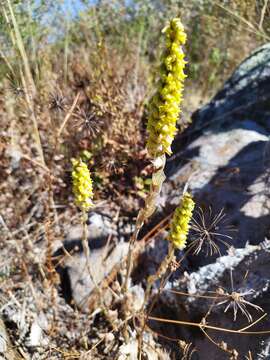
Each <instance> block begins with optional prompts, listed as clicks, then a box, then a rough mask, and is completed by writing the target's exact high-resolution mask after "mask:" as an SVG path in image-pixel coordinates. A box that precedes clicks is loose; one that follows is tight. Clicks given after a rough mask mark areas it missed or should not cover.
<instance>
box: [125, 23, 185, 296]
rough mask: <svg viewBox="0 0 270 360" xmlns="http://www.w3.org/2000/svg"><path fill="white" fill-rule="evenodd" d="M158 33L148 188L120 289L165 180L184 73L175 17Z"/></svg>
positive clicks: (149, 126)
mask: <svg viewBox="0 0 270 360" xmlns="http://www.w3.org/2000/svg"><path fill="white" fill-rule="evenodd" d="M162 33H163V34H165V37H166V45H165V50H164V52H163V55H162V58H161V66H160V79H159V82H158V89H157V92H156V93H155V94H154V96H153V97H152V99H151V100H150V104H149V117H148V124H147V130H148V133H149V137H148V141H147V150H148V153H149V155H150V156H151V157H152V158H153V165H154V172H153V175H152V184H151V188H150V192H149V194H148V196H147V198H146V200H145V206H144V208H143V209H141V210H140V212H139V214H138V216H137V221H136V226H135V232H134V234H133V237H132V238H131V240H130V248H129V252H128V260H127V274H126V279H125V284H124V291H127V289H128V279H129V277H130V273H131V270H132V252H133V247H134V244H135V241H136V239H137V237H138V234H139V231H140V229H141V227H142V226H143V224H144V222H145V221H146V220H147V219H148V218H149V217H150V216H151V215H152V214H153V213H154V211H155V209H156V204H157V200H158V196H159V194H160V191H161V188H162V184H163V182H164V180H165V175H164V167H165V163H166V154H171V144H172V141H173V139H174V136H175V134H176V131H177V129H176V123H177V119H178V117H179V114H180V111H181V110H180V104H181V101H182V93H183V82H184V79H185V77H186V75H185V74H184V68H185V65H186V61H185V60H184V52H183V49H182V45H184V44H185V41H186V34H185V31H184V27H183V25H182V23H181V21H180V19H178V18H175V19H172V20H171V21H170V23H169V24H168V26H166V27H165V28H164V29H163V31H162Z"/></svg>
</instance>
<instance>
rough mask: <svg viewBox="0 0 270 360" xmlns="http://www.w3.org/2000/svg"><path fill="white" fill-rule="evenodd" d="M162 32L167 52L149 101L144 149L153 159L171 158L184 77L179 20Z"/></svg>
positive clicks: (172, 21) (183, 36)
mask: <svg viewBox="0 0 270 360" xmlns="http://www.w3.org/2000/svg"><path fill="white" fill-rule="evenodd" d="M162 32H163V33H164V34H165V36H166V49H165V51H164V54H163V56H162V64H161V68H160V82H159V87H158V91H157V92H156V94H155V95H154V96H153V97H152V99H151V100H150V105H149V118H148V124H147V130H148V132H149V138H148V142H147V149H148V152H149V154H150V155H151V156H152V157H157V156H160V155H163V154H165V153H167V154H171V143H172V141H173V139H174V136H175V134H176V131H177V129H176V122H177V119H178V117H179V114H180V112H181V110H180V103H181V101H182V92H183V81H184V79H185V77H186V75H185V74H184V68H185V65H186V61H185V60H184V56H185V55H184V53H183V50H182V45H184V44H185V42H186V33H185V31H184V27H183V25H182V23H181V21H180V19H178V18H175V19H172V20H171V21H170V23H169V25H168V26H166V27H165V28H164V29H163V31H162Z"/></svg>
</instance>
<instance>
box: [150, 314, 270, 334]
mask: <svg viewBox="0 0 270 360" xmlns="http://www.w3.org/2000/svg"><path fill="white" fill-rule="evenodd" d="M266 315H267V314H266ZM148 319H149V320H153V321H158V322H163V323H169V324H176V325H186V326H193V327H198V328H201V327H203V328H207V329H212V330H216V331H221V332H228V333H232V334H245V335H260V334H261V335H263V334H270V330H265V331H242V330H241V329H239V330H232V329H226V328H223V327H217V326H212V325H202V324H200V323H194V322H190V321H182V320H173V319H163V318H159V317H155V316H149V317H148Z"/></svg>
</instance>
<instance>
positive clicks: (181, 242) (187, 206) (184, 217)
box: [169, 192, 195, 250]
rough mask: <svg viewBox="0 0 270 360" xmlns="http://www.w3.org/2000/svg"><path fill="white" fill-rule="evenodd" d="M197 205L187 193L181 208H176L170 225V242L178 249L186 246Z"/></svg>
mask: <svg viewBox="0 0 270 360" xmlns="http://www.w3.org/2000/svg"><path fill="white" fill-rule="evenodd" d="M194 206H195V203H194V201H193V200H192V197H191V195H190V194H189V193H187V192H186V193H185V194H184V195H183V197H182V199H181V203H180V205H179V207H177V208H176V210H175V212H174V215H173V219H172V222H171V225H170V233H169V241H171V242H172V243H173V245H174V246H175V247H176V248H178V249H181V250H182V249H184V248H185V246H186V240H187V235H188V231H189V226H190V225H189V222H190V220H191V217H192V213H193V209H194Z"/></svg>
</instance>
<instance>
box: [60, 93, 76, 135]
mask: <svg viewBox="0 0 270 360" xmlns="http://www.w3.org/2000/svg"><path fill="white" fill-rule="evenodd" d="M80 95H81V93H80V92H78V94H77V95H76V97H75V99H74V101H73V104H72V106H71V108H70V109H69V111H68V112H67V114H66V116H65V118H64V121H63V122H62V125H61V126H60V128H59V130H58V133H57V139H59V138H60V135H61V134H62V131H63V130H64V127H65V126H66V124H67V122H68V120H69V118H70V117H71V115H72V113H73V111H74V109H75V107H76V105H77V102H78V100H79V97H80Z"/></svg>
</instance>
